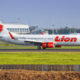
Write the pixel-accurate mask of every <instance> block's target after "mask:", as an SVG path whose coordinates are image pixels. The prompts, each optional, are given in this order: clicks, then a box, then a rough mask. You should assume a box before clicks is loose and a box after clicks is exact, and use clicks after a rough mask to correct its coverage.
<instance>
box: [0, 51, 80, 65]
mask: <svg viewBox="0 0 80 80" xmlns="http://www.w3.org/2000/svg"><path fill="white" fill-rule="evenodd" d="M0 64H57V65H58V64H59V65H61V64H65V65H67V64H70V65H71V64H72V65H73V64H80V52H17V53H16V52H0Z"/></svg>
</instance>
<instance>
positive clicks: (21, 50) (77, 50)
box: [0, 49, 80, 52]
mask: <svg viewBox="0 0 80 80" xmlns="http://www.w3.org/2000/svg"><path fill="white" fill-rule="evenodd" d="M0 52H80V49H45V50H37V49H0Z"/></svg>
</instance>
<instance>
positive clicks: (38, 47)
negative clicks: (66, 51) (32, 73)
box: [37, 45, 46, 50]
mask: <svg viewBox="0 0 80 80" xmlns="http://www.w3.org/2000/svg"><path fill="white" fill-rule="evenodd" d="M37 49H38V50H41V46H40V45H39V46H37ZM42 49H43V50H45V49H46V48H44V47H42Z"/></svg>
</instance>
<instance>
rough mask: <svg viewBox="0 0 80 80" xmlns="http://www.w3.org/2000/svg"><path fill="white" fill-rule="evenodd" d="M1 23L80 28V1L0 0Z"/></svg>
mask: <svg viewBox="0 0 80 80" xmlns="http://www.w3.org/2000/svg"><path fill="white" fill-rule="evenodd" d="M0 21H2V22H4V23H23V24H28V25H31V26H39V27H43V28H44V27H45V28H61V27H65V26H69V27H70V28H71V27H77V28H79V27H80V0H0Z"/></svg>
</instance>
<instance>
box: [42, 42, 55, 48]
mask: <svg viewBox="0 0 80 80" xmlns="http://www.w3.org/2000/svg"><path fill="white" fill-rule="evenodd" d="M42 47H43V48H54V43H53V42H48V43H46V42H45V43H43V44H42Z"/></svg>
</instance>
